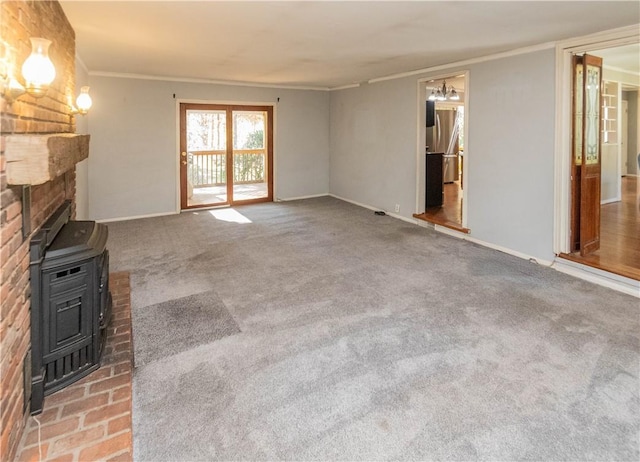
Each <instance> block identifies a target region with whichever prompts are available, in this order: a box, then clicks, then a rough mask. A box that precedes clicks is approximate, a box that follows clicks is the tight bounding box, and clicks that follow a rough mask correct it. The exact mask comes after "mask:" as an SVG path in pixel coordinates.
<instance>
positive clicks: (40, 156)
mask: <svg viewBox="0 0 640 462" xmlns="http://www.w3.org/2000/svg"><path fill="white" fill-rule="evenodd" d="M4 154H5V160H6V162H7V171H6V172H7V183H8V184H10V185H37V184H43V183H46V182H47V181H51V180H53V179H54V178H57V177H59V176H60V175H62V174H63V173H65V172H66V171H68V170H71V169H72V168H74V167H75V165H76V164H77V163H78V162H80V161H82V160H84V159H86V158H87V157H88V156H89V135H76V134H74V133H55V134H51V135H8V136H7V137H6V144H5V151H4Z"/></svg>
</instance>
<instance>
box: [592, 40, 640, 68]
mask: <svg viewBox="0 0 640 462" xmlns="http://www.w3.org/2000/svg"><path fill="white" fill-rule="evenodd" d="M589 54H590V55H594V56H599V57H601V58H602V60H603V64H604V65H605V66H609V67H611V68H613V69H623V70H625V71H629V72H633V73H634V74H640V44H638V43H634V44H633V45H625V46H622V47H616V48H607V49H604V50H595V51H589Z"/></svg>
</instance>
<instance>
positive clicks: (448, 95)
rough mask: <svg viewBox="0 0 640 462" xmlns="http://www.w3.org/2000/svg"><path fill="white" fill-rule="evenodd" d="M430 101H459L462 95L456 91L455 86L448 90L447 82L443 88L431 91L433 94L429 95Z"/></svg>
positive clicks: (443, 83)
mask: <svg viewBox="0 0 640 462" xmlns="http://www.w3.org/2000/svg"><path fill="white" fill-rule="evenodd" d="M428 99H429V101H445V100H451V101H459V100H460V95H458V92H457V91H456V89H455V88H453V86H450V87H448V89H447V81H446V80H443V81H442V87H435V88H432V89H431V94H430V95H429V98H428Z"/></svg>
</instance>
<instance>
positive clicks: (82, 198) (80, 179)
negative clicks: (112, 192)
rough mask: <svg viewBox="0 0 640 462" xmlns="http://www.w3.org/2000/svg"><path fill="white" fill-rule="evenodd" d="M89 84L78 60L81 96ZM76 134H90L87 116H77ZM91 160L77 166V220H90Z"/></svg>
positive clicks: (76, 94) (77, 87)
mask: <svg viewBox="0 0 640 462" xmlns="http://www.w3.org/2000/svg"><path fill="white" fill-rule="evenodd" d="M88 84H89V75H88V74H87V71H86V69H85V67H84V66H83V65H82V64H81V63H80V62H79V61H78V60H77V59H76V92H75V96H78V95H79V94H80V88H81V87H82V86H85V85H88ZM75 118H76V133H79V134H81V135H86V134H87V133H89V123H88V118H87V116H81V115H76V116H75ZM89 156H91V144H89ZM88 181H89V159H85V160H83V161H82V162H79V163H78V164H76V220H87V219H89V183H88Z"/></svg>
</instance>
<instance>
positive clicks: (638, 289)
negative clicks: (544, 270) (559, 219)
mask: <svg viewBox="0 0 640 462" xmlns="http://www.w3.org/2000/svg"><path fill="white" fill-rule="evenodd" d="M552 268H553V269H555V270H557V271H560V272H561V273H565V274H569V275H570V276H574V277H577V278H579V279H583V280H585V281H589V282H592V283H594V284H598V285H600V286H604V287H608V288H609V289H613V290H615V291H618V292H623V293H625V294H629V295H632V296H634V297H637V298H640V281H636V280H634V279H629V278H626V277H624V276H619V275H617V274H613V273H609V272H607V271H603V270H600V269H598V268H593V267H591V266H586V265H581V264H580V263H577V262H574V261H571V260H566V259H564V258H559V257H558V258H556V259H555V261H554V262H553V265H552Z"/></svg>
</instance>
